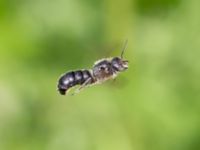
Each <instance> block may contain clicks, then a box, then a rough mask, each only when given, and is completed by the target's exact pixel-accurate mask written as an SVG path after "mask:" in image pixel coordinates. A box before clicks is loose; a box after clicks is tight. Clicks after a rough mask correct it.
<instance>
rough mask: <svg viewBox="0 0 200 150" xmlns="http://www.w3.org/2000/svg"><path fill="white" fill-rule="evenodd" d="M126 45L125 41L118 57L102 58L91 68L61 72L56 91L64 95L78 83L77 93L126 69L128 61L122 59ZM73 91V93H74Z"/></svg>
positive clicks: (114, 76)
mask: <svg viewBox="0 0 200 150" xmlns="http://www.w3.org/2000/svg"><path fill="white" fill-rule="evenodd" d="M126 47H127V41H126V42H125V44H124V47H123V49H122V52H121V56H120V57H112V58H104V59H101V60H98V61H96V62H95V63H94V66H93V68H92V69H89V70H88V69H82V70H76V71H69V72H66V73H65V74H63V75H62V76H61V77H60V78H59V80H58V85H57V87H58V91H59V92H60V94H61V95H65V94H66V92H68V90H69V89H71V88H72V87H74V86H76V85H80V87H79V88H77V89H76V90H75V93H78V92H79V91H80V90H81V89H83V88H85V87H87V86H89V85H94V84H101V83H103V82H105V81H107V80H109V79H114V78H116V76H117V75H118V74H119V73H120V72H123V71H125V70H127V69H128V61H127V60H124V59H123V55H124V51H125V49H126ZM75 93H74V94H75Z"/></svg>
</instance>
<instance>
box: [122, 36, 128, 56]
mask: <svg viewBox="0 0 200 150" xmlns="http://www.w3.org/2000/svg"><path fill="white" fill-rule="evenodd" d="M127 45H128V39H126V40H125V42H124V46H123V48H122V52H121V58H123V56H124V51H125V50H126V48H127Z"/></svg>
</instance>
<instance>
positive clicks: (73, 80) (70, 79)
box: [58, 70, 92, 95]
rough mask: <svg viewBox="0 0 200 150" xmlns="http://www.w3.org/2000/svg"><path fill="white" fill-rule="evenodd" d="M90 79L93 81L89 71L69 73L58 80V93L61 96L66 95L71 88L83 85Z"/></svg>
mask: <svg viewBox="0 0 200 150" xmlns="http://www.w3.org/2000/svg"><path fill="white" fill-rule="evenodd" d="M89 78H91V79H92V75H91V73H90V71H89V70H77V71H71V72H67V73H65V74H64V75H62V76H61V77H60V79H59V80H58V91H59V92H60V94H62V95H65V93H66V92H67V90H68V89H69V88H71V87H73V86H75V85H81V84H83V83H84V82H85V81H86V80H88V79H89Z"/></svg>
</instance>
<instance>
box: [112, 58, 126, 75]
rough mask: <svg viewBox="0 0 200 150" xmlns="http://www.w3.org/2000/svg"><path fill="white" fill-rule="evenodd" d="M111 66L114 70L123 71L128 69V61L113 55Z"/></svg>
mask: <svg viewBox="0 0 200 150" xmlns="http://www.w3.org/2000/svg"><path fill="white" fill-rule="evenodd" d="M111 64H112V67H113V69H114V70H115V71H120V72H121V71H125V70H126V69H128V61H127V60H123V59H122V58H119V57H114V58H113V59H112V60H111Z"/></svg>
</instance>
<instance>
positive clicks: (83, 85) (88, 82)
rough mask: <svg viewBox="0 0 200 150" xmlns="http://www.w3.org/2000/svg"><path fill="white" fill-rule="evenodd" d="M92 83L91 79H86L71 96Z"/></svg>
mask: <svg viewBox="0 0 200 150" xmlns="http://www.w3.org/2000/svg"><path fill="white" fill-rule="evenodd" d="M91 81H92V78H88V79H87V80H86V81H85V82H84V83H83V84H82V85H81V86H80V87H79V88H77V89H76V90H75V91H74V92H73V93H72V95H75V94H78V93H79V92H80V91H81V90H82V89H83V88H85V87H86V86H87V85H88V84H90V82H91Z"/></svg>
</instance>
